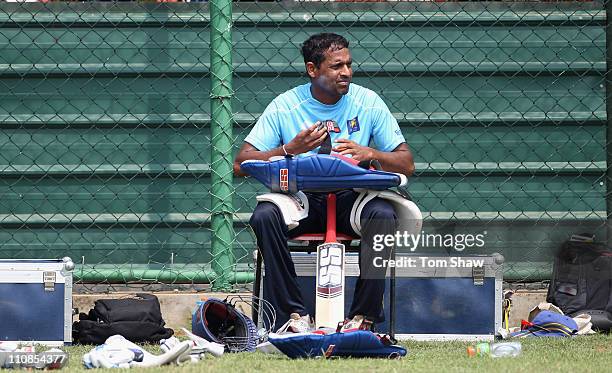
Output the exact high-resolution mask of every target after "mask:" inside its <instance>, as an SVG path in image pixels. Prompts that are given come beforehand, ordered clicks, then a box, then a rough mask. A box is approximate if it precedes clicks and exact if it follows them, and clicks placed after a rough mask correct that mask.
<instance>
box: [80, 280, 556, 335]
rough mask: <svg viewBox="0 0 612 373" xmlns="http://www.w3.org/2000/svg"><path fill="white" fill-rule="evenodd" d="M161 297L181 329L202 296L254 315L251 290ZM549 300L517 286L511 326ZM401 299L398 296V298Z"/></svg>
mask: <svg viewBox="0 0 612 373" xmlns="http://www.w3.org/2000/svg"><path fill="white" fill-rule="evenodd" d="M134 293H135V292H129V293H128V292H117V293H113V294H75V295H74V296H73V307H76V308H78V309H79V311H80V312H85V313H87V312H88V311H89V309H91V308H92V307H93V305H94V301H95V300H96V299H102V298H120V297H122V296H129V295H130V294H134ZM155 295H156V296H157V297H158V298H159V302H160V305H161V310H162V315H163V317H164V320H165V321H166V326H167V327H169V328H172V329H174V330H175V331H178V330H179V329H180V328H181V327H185V328H187V329H188V330H191V312H192V311H193V309H194V307H195V304H196V302H197V301H199V300H203V299H206V298H207V297H214V298H220V299H225V297H227V296H230V297H235V300H236V304H237V307H238V309H239V310H241V311H242V312H243V313H244V314H246V315H247V316H251V307H250V305H249V304H247V303H245V302H241V301H240V298H239V297H243V298H244V299H247V300H248V299H250V296H251V293H231V294H228V293H190V292H156V293H155ZM545 300H546V290H517V291H516V292H515V294H514V295H513V296H512V308H511V313H510V326H520V325H521V319H527V317H528V315H529V311H530V310H531V308H533V307H534V306H536V305H538V304H539V303H540V302H544V301H545ZM398 301H399V300H398Z"/></svg>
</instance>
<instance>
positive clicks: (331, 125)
mask: <svg viewBox="0 0 612 373" xmlns="http://www.w3.org/2000/svg"><path fill="white" fill-rule="evenodd" d="M319 126H320V127H324V128H327V132H335V133H340V126H338V123H336V121H335V120H332V119H327V120H323V121H319Z"/></svg>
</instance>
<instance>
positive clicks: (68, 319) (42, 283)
mask: <svg viewBox="0 0 612 373" xmlns="http://www.w3.org/2000/svg"><path fill="white" fill-rule="evenodd" d="M73 269H74V263H73V262H72V260H71V259H70V258H64V259H59V260H56V259H32V260H25V259H23V260H19V259H2V260H0V340H1V341H16V342H33V343H40V344H45V345H52V346H59V345H68V344H71V343H72V270H73Z"/></svg>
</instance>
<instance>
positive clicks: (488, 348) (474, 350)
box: [467, 342, 522, 357]
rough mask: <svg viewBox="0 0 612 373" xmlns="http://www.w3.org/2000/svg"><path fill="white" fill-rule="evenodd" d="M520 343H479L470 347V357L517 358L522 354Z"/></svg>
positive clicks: (468, 351)
mask: <svg viewBox="0 0 612 373" xmlns="http://www.w3.org/2000/svg"><path fill="white" fill-rule="evenodd" d="M521 350H522V348H521V343H520V342H501V343H478V344H477V345H476V346H468V348H467V353H468V356H487V355H488V356H491V357H506V356H509V357H516V356H518V355H520V354H521Z"/></svg>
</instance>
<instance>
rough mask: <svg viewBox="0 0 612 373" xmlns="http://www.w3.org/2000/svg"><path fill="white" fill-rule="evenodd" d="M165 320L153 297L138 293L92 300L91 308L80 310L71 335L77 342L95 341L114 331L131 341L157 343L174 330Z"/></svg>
mask: <svg viewBox="0 0 612 373" xmlns="http://www.w3.org/2000/svg"><path fill="white" fill-rule="evenodd" d="M165 324H166V323H165V322H164V320H163V319H162V314H161V308H160V306H159V300H158V299H157V297H156V296H155V295H152V294H144V293H139V294H136V296H135V297H132V298H121V299H99V300H97V301H95V304H94V308H93V309H91V310H89V313H88V314H85V313H81V314H80V315H79V321H77V322H75V323H74V324H73V328H72V337H73V339H74V341H75V343H80V344H95V345H99V344H102V343H104V342H105V341H106V339H107V338H108V337H110V336H112V335H115V334H120V335H122V336H124V337H125V338H126V339H128V340H130V341H132V342H150V343H158V342H159V341H160V340H161V339H167V338H170V337H171V336H172V335H173V334H174V331H173V330H172V329H169V328H164V325H165Z"/></svg>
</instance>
